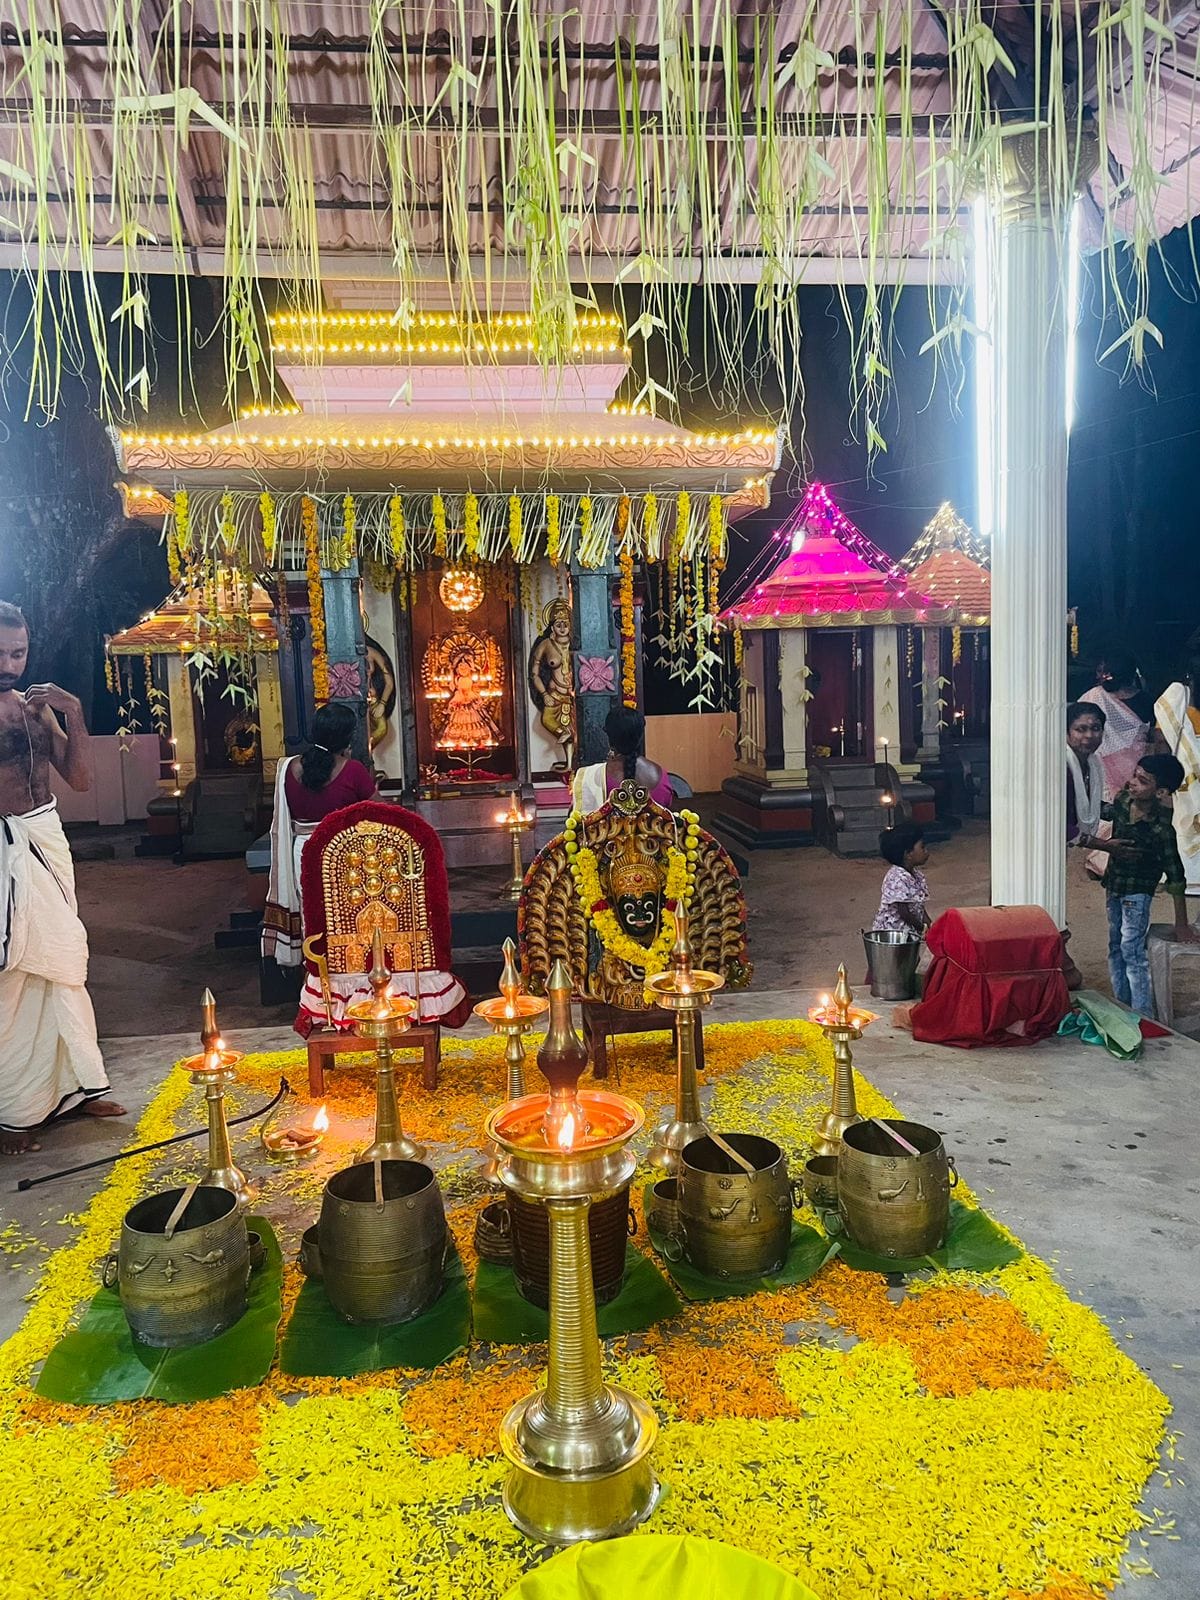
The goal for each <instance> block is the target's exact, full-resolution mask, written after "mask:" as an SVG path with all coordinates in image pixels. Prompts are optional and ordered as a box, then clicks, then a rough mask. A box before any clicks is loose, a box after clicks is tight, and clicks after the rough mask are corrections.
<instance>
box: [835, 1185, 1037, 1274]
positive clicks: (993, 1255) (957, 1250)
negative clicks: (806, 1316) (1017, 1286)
mask: <svg viewBox="0 0 1200 1600" xmlns="http://www.w3.org/2000/svg"><path fill="white" fill-rule="evenodd" d="M838 1238H839V1239H840V1241H841V1246H842V1260H843V1261H844V1262H845V1263H846V1265H847V1266H848V1267H855V1268H857V1270H858V1271H859V1272H928V1271H929V1270H930V1268H932V1269H933V1270H934V1271H935V1272H995V1271H996V1270H997V1268H999V1267H1007V1266H1008V1265H1009V1263H1010V1262H1013V1261H1019V1260H1020V1259H1021V1256H1022V1255H1023V1253H1024V1252H1023V1251H1022V1250H1021V1247H1020V1246H1019V1245H1016V1244H1014V1243H1013V1242H1012V1240H1011V1239H1009V1238H1008V1237H1007V1235H1006V1234H1005V1233H1004V1232H1003V1230H1002V1229H1001V1228H998V1227H997V1226H996V1224H995V1223H994V1222H993V1221H992V1219H991V1217H989V1216H988V1214H987V1212H986V1211H981V1210H980V1209H979V1208H978V1206H968V1205H964V1204H963V1202H962V1201H961V1200H951V1202H950V1226H949V1229H948V1230H947V1233H946V1242H945V1244H944V1245H942V1247H941V1249H939V1250H933V1251H931V1252H930V1254H929V1255H927V1256H915V1257H911V1258H909V1259H907V1260H901V1259H900V1258H898V1257H892V1256H877V1255H873V1254H872V1253H871V1251H870V1250H863V1249H861V1248H860V1247H859V1246H858V1245H856V1244H855V1243H853V1241H852V1240H850V1239H847V1238H846V1237H845V1235H844V1234H839V1235H838Z"/></svg>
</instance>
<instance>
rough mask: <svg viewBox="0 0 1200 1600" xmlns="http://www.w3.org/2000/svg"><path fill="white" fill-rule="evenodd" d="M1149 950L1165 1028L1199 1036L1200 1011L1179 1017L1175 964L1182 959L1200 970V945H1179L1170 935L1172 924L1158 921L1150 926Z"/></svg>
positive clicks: (1158, 1014)
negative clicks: (1176, 1004)
mask: <svg viewBox="0 0 1200 1600" xmlns="http://www.w3.org/2000/svg"><path fill="white" fill-rule="evenodd" d="M1146 950H1147V954H1148V955H1149V957H1150V985H1151V988H1152V989H1153V991H1154V1014H1155V1016H1156V1017H1157V1018H1158V1020H1159V1022H1161V1023H1162V1025H1163V1027H1164V1028H1173V1029H1174V1030H1175V1032H1176V1033H1186V1034H1188V1035H1189V1036H1190V1037H1191V1038H1193V1039H1195V1038H1200V1012H1193V1013H1192V1015H1191V1016H1187V1017H1179V1018H1176V1016H1175V992H1174V990H1175V967H1176V965H1177V964H1178V963H1179V962H1181V961H1183V962H1191V963H1192V964H1193V965H1194V966H1196V967H1197V968H1198V969H1200V944H1176V943H1175V941H1174V940H1173V939H1172V938H1171V928H1170V925H1169V924H1168V923H1165V922H1156V923H1153V924H1152V925H1151V928H1150V937H1149V939H1148V940H1147V942H1146Z"/></svg>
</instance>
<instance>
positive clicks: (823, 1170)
mask: <svg viewBox="0 0 1200 1600" xmlns="http://www.w3.org/2000/svg"><path fill="white" fill-rule="evenodd" d="M837 1174H838V1158H837V1157H836V1156H813V1158H812V1160H811V1161H808V1162H806V1163H805V1165H804V1193H805V1195H806V1196H807V1197H808V1203H809V1205H810V1206H812V1208H813V1210H814V1211H836V1210H837V1203H838V1179H837Z"/></svg>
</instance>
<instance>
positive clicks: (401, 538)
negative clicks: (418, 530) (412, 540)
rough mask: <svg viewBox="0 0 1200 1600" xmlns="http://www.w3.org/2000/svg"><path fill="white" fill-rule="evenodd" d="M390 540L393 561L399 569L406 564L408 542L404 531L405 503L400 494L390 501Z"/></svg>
mask: <svg viewBox="0 0 1200 1600" xmlns="http://www.w3.org/2000/svg"><path fill="white" fill-rule="evenodd" d="M388 538H389V541H390V543H391V547H392V561H393V563H394V564H395V566H396V567H397V568H401V567H403V566H404V564H405V559H406V556H407V549H408V546H407V540H406V537H405V531H404V502H403V501H402V500H401V498H400V496H399V495H398V494H394V495H393V496H392V498H391V499H390V500H389V501H388Z"/></svg>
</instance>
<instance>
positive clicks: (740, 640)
mask: <svg viewBox="0 0 1200 1600" xmlns="http://www.w3.org/2000/svg"><path fill="white" fill-rule="evenodd" d="M745 659H746V641H745V638H744V637H743V635H742V629H741V625H740V624H736V625H735V626H734V630H733V664H734V666H735V667H740V666H741V665H742V662H743V661H745Z"/></svg>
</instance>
